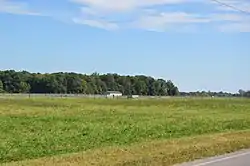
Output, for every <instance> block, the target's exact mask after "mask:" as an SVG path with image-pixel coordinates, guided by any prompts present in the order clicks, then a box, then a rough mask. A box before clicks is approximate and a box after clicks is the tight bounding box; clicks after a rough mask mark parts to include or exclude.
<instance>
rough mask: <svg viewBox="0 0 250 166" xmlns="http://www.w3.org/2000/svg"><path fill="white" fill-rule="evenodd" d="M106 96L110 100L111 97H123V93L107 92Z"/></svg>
mask: <svg viewBox="0 0 250 166" xmlns="http://www.w3.org/2000/svg"><path fill="white" fill-rule="evenodd" d="M104 95H105V96H106V97H108V98H110V97H113V98H114V97H120V96H122V93H121V92H119V91H107V92H106V93H104Z"/></svg>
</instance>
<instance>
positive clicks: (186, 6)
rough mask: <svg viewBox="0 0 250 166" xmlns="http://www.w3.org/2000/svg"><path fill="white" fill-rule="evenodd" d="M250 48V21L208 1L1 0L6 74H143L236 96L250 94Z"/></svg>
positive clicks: (244, 1) (241, 3)
mask: <svg viewBox="0 0 250 166" xmlns="http://www.w3.org/2000/svg"><path fill="white" fill-rule="evenodd" d="M221 2H226V3H229V4H231V5H234V6H236V7H238V8H240V9H242V10H246V11H247V10H250V2H249V1H248V0H221ZM249 12H250V11H249ZM249 43H250V14H249V15H247V14H244V13H240V12H238V11H235V10H232V9H230V8H227V7H224V6H221V5H219V4H216V3H214V2H212V1H210V0H126V1H118V0H53V1H51V0H43V1H41V0H0V58H1V59H0V69H1V70H6V69H15V70H28V71H30V72H43V73H44V72H57V71H73V72H79V73H88V74H90V73H93V72H99V73H119V74H122V75H124V74H126V75H127V74H129V75H137V74H144V75H150V76H153V77H155V78H164V79H171V80H173V81H174V83H175V84H177V85H178V87H179V88H180V90H181V91H196V90H211V91H221V90H223V91H229V92H237V91H238V89H240V88H242V89H250V74H249V73H250V65H249V62H250V45H249Z"/></svg>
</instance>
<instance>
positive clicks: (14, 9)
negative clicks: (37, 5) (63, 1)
mask: <svg viewBox="0 0 250 166" xmlns="http://www.w3.org/2000/svg"><path fill="white" fill-rule="evenodd" d="M1 12H2V13H9V14H21V15H36V16H40V15H41V14H40V13H37V12H34V11H31V10H30V9H29V7H28V5H27V4H26V3H20V2H19V3H18V2H11V1H9V0H0V13H1Z"/></svg>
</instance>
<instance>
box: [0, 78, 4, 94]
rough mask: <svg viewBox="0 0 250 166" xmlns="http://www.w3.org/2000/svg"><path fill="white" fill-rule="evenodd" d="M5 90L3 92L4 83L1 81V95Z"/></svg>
mask: <svg viewBox="0 0 250 166" xmlns="http://www.w3.org/2000/svg"><path fill="white" fill-rule="evenodd" d="M3 92H4V90H3V82H2V81H1V80H0V93H3Z"/></svg>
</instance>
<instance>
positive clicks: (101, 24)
mask: <svg viewBox="0 0 250 166" xmlns="http://www.w3.org/2000/svg"><path fill="white" fill-rule="evenodd" d="M73 21H74V22H75V23H77V24H85V25H89V26H93V27H97V28H101V29H106V30H116V29H118V28H119V27H118V25H117V24H116V23H112V22H107V21H104V20H89V19H79V18H74V19H73Z"/></svg>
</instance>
